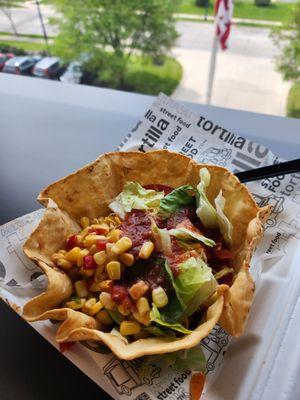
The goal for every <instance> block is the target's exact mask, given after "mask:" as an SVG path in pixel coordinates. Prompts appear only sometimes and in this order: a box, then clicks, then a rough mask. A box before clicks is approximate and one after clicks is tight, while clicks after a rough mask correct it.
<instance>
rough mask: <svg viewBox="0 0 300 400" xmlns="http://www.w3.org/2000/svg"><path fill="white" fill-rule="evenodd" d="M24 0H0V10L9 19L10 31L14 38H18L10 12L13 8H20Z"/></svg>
mask: <svg viewBox="0 0 300 400" xmlns="http://www.w3.org/2000/svg"><path fill="white" fill-rule="evenodd" d="M21 3H24V0H0V10H1V11H2V12H3V14H4V15H5V16H6V17H7V18H8V19H9V22H10V25H11V27H12V30H13V32H14V34H15V35H16V36H18V31H17V27H16V25H15V23H14V20H13V16H12V12H13V10H12V9H13V8H14V7H20V5H21Z"/></svg>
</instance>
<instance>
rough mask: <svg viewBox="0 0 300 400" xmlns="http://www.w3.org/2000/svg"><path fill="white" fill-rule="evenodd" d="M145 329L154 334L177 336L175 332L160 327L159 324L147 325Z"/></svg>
mask: <svg viewBox="0 0 300 400" xmlns="http://www.w3.org/2000/svg"><path fill="white" fill-rule="evenodd" d="M143 329H144V330H145V331H147V332H149V333H150V334H151V335H153V336H165V337H171V338H176V335H175V332H173V331H171V330H163V329H160V328H159V327H158V326H154V325H150V326H146V327H145V328H143Z"/></svg>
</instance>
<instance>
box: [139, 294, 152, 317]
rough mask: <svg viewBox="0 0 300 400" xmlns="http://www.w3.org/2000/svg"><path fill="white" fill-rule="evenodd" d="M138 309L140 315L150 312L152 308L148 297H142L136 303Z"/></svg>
mask: <svg viewBox="0 0 300 400" xmlns="http://www.w3.org/2000/svg"><path fill="white" fill-rule="evenodd" d="M136 308H137V310H138V312H139V314H141V315H143V314H145V313H146V312H148V311H150V306H149V303H148V300H147V299H146V297H140V298H139V299H138V300H137V302H136Z"/></svg>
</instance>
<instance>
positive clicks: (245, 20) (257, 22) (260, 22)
mask: <svg viewBox="0 0 300 400" xmlns="http://www.w3.org/2000/svg"><path fill="white" fill-rule="evenodd" d="M175 17H176V18H178V19H186V20H190V21H194V22H197V21H201V22H202V21H203V22H213V21H214V17H212V16H207V17H206V19H205V17H204V15H196V14H175ZM232 22H233V23H235V24H254V25H262V26H270V27H272V26H281V25H282V24H281V22H278V21H267V20H257V19H250V18H232Z"/></svg>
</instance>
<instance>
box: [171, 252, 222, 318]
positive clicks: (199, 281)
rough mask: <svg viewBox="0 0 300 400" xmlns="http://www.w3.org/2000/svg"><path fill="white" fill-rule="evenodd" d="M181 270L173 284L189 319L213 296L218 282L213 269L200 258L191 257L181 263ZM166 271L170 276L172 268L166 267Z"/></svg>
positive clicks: (173, 279)
mask: <svg viewBox="0 0 300 400" xmlns="http://www.w3.org/2000/svg"><path fill="white" fill-rule="evenodd" d="M179 268H180V274H179V275H178V276H177V277H176V278H174V277H172V284H173V287H174V289H175V292H176V296H177V298H178V300H179V302H180V304H181V306H182V308H183V310H184V316H187V317H188V316H190V315H191V314H193V313H194V312H195V311H196V310H197V309H198V308H199V307H200V305H201V304H202V303H203V302H204V301H205V300H206V299H207V298H208V297H209V296H210V295H211V294H212V292H213V291H214V290H215V288H216V286H217V281H216V279H215V278H214V276H213V274H212V270H211V268H209V267H208V266H207V265H206V263H205V262H204V261H203V260H201V259H199V258H195V257H191V258H189V259H188V260H186V261H184V262H183V263H181V264H180V265H179ZM166 270H167V271H169V276H170V274H172V271H171V270H170V267H169V266H166ZM172 276H173V274H172Z"/></svg>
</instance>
